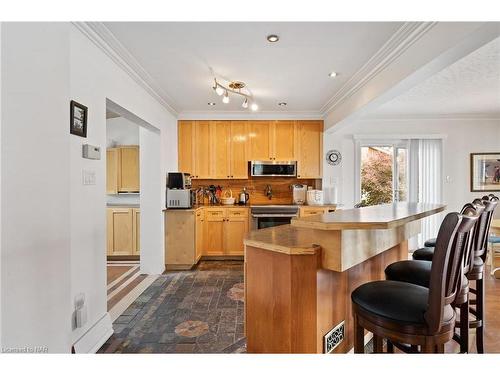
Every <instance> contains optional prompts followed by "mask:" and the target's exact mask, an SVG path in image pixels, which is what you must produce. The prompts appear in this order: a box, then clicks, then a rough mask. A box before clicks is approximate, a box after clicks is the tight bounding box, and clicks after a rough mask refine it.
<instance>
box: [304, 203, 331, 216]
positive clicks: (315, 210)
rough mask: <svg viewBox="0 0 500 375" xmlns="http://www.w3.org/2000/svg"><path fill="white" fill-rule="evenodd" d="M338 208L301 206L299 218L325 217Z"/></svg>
mask: <svg viewBox="0 0 500 375" xmlns="http://www.w3.org/2000/svg"><path fill="white" fill-rule="evenodd" d="M335 207H336V206H301V207H300V208H299V217H307V216H313V215H323V214H327V213H329V212H334V211H335V209H336V208H335Z"/></svg>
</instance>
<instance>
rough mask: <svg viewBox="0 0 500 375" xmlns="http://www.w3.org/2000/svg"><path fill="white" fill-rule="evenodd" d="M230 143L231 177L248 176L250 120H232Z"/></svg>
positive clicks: (244, 177) (241, 177) (242, 177)
mask: <svg viewBox="0 0 500 375" xmlns="http://www.w3.org/2000/svg"><path fill="white" fill-rule="evenodd" d="M230 137H231V141H230V143H229V149H230V157H229V165H230V171H231V173H230V175H231V178H240V179H246V178H248V160H249V158H248V121H231V125H230Z"/></svg>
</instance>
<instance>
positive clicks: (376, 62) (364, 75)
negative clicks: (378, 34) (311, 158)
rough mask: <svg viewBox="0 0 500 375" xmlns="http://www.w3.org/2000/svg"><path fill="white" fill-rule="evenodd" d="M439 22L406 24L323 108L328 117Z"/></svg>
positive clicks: (322, 110)
mask: <svg viewBox="0 0 500 375" xmlns="http://www.w3.org/2000/svg"><path fill="white" fill-rule="evenodd" d="M436 24H437V22H405V23H404V24H403V26H401V27H400V28H399V29H398V30H397V31H396V32H395V33H394V34H393V35H392V36H391V38H390V39H389V40H388V41H387V42H386V43H384V45H383V46H382V47H381V48H380V49H379V50H378V51H377V52H376V53H375V54H374V55H373V56H372V57H371V58H370V59H369V60H368V61H367V62H366V63H365V64H364V65H363V66H362V67H361V68H360V69H359V70H358V71H357V72H356V73H354V74H353V76H352V77H351V78H350V79H349V80H348V81H347V82H346V83H345V84H344V85H343V86H342V87H341V88H340V89H339V90H338V91H337V92H336V93H335V95H334V96H333V97H332V98H331V99H330V100H328V102H326V103H325V105H323V107H321V112H322V113H323V115H324V116H326V115H328V114H329V113H330V112H331V111H333V110H334V109H335V108H336V107H338V106H339V105H340V104H341V103H343V102H344V101H345V100H347V99H348V98H350V97H351V96H353V95H354V94H355V93H356V92H358V91H359V90H360V89H361V88H362V87H363V86H365V85H366V84H367V83H368V82H370V81H371V80H372V79H373V78H374V77H375V76H377V75H378V74H379V73H380V72H381V71H383V70H384V69H385V68H387V67H388V66H389V65H390V64H391V63H392V62H393V61H394V60H395V59H397V58H398V57H399V56H400V55H401V54H402V53H403V52H405V51H406V50H407V49H408V48H409V47H410V46H412V45H413V44H414V43H415V42H416V41H417V40H419V39H420V38H421V37H422V36H423V35H424V34H426V33H427V32H428V31H429V30H430V29H432V28H433V27H434V26H435V25H436Z"/></svg>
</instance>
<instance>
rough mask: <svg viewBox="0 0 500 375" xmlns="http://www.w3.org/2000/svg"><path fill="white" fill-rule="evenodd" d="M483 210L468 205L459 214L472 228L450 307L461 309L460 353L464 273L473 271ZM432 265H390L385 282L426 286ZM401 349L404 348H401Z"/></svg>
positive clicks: (465, 337)
mask: <svg viewBox="0 0 500 375" xmlns="http://www.w3.org/2000/svg"><path fill="white" fill-rule="evenodd" d="M484 209H485V207H484V206H483V205H482V204H481V205H478V204H476V205H473V204H471V203H467V204H466V205H465V206H464V207H463V208H462V211H461V212H460V213H461V214H462V215H466V216H473V217H474V225H473V226H472V229H471V230H470V232H469V233H467V234H466V238H464V241H466V242H464V245H465V246H463V248H462V252H461V254H460V259H459V262H460V263H461V264H462V269H461V270H460V269H459V271H460V276H459V277H460V280H461V281H460V283H459V285H458V290H457V296H456V298H455V301H453V304H452V306H453V307H454V308H458V309H460V324H459V326H458V327H459V329H460V335H454V337H453V338H454V339H455V340H456V341H458V342H459V343H460V352H462V353H466V352H467V351H468V347H469V325H468V319H469V298H468V295H469V281H468V279H467V278H466V277H465V274H466V273H467V272H469V271H470V270H471V269H472V261H473V258H474V257H473V256H472V254H473V253H474V249H475V246H476V244H475V243H474V240H475V238H476V232H477V231H478V230H479V222H480V221H479V218H480V215H481V214H482V213H483V211H484ZM431 266H432V263H431V262H429V261H425V260H403V261H399V262H395V263H392V264H390V265H389V266H388V267H387V268H386V269H385V275H386V279H387V280H395V281H403V282H407V283H411V284H416V285H420V286H423V287H429V281H430V275H431ZM400 349H403V350H405V349H407V348H405V347H400Z"/></svg>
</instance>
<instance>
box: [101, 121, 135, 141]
mask: <svg viewBox="0 0 500 375" xmlns="http://www.w3.org/2000/svg"><path fill="white" fill-rule="evenodd" d="M138 144H139V125H137V124H134V123H133V122H132V121H130V120H127V119H126V118H123V117H115V118H110V119H107V120H106V147H115V146H117V145H138Z"/></svg>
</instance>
